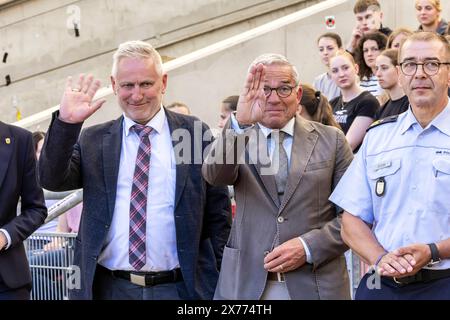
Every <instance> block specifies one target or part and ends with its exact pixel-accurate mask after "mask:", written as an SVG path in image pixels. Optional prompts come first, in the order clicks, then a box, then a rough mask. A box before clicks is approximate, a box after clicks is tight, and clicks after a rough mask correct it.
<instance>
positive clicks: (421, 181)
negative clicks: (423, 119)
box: [330, 103, 450, 269]
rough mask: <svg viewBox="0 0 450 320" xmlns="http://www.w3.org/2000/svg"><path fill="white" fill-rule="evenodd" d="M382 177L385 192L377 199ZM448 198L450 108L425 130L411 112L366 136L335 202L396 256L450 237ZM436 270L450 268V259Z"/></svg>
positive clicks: (436, 266) (334, 196) (449, 204)
mask: <svg viewBox="0 0 450 320" xmlns="http://www.w3.org/2000/svg"><path fill="white" fill-rule="evenodd" d="M381 178H384V180H385V189H384V195H380V196H378V195H377V194H376V192H375V188H376V185H377V181H379V180H380V179H381ZM379 187H380V188H379V193H380V192H381V191H382V188H381V184H380V183H379ZM449 198H450V103H449V104H447V106H446V108H445V109H444V110H443V111H442V112H441V113H440V114H439V115H438V116H437V117H435V118H434V119H433V121H432V122H431V123H430V124H429V125H428V126H427V127H426V128H422V127H421V126H420V124H419V123H418V122H417V120H416V118H415V116H414V114H413V113H412V111H411V108H410V109H409V110H408V111H407V112H405V113H403V114H401V115H399V116H398V119H397V121H396V122H392V123H386V124H382V125H380V126H378V127H375V128H372V129H371V130H370V131H369V132H367V134H366V136H365V139H364V142H363V144H362V146H361V149H360V150H359V152H358V154H357V155H356V157H355V159H354V160H353V162H352V164H351V165H350V167H349V168H348V170H347V172H346V173H345V175H344V176H343V177H342V179H341V180H340V182H339V184H338V186H337V187H336V189H335V190H334V192H333V193H332V195H331V197H330V200H331V201H332V202H334V203H335V204H337V205H338V206H340V207H341V208H343V209H344V210H345V211H347V212H349V213H351V214H352V215H354V216H357V217H359V218H361V219H362V220H364V221H366V222H368V223H370V224H373V232H374V234H375V236H376V238H377V240H378V241H379V243H380V244H381V245H382V246H383V247H384V248H385V249H386V250H388V251H392V250H395V249H397V248H399V247H402V246H407V245H410V244H413V243H432V242H439V241H441V240H444V239H447V238H449V237H450V200H449ZM434 268H437V269H447V268H450V259H446V260H443V261H442V262H441V263H439V264H437V265H435V266H434Z"/></svg>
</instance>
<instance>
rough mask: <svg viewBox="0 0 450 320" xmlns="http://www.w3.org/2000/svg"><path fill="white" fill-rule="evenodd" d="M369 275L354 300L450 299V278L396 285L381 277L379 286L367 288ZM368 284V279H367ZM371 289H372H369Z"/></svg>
mask: <svg viewBox="0 0 450 320" xmlns="http://www.w3.org/2000/svg"><path fill="white" fill-rule="evenodd" d="M370 276H371V274H370V273H366V274H365V275H364V277H363V278H362V279H361V282H360V283H359V286H358V289H357V290H356V294H355V300H444V299H445V300H448V299H450V278H443V279H439V280H434V281H430V282H416V283H411V284H407V285H397V284H395V282H393V281H392V280H389V279H386V278H385V277H381V281H380V286H379V287H378V288H376V287H375V288H374V287H373V286H368V285H367V283H368V278H369V277H370ZM369 282H370V279H369ZM369 287H371V288H372V289H369Z"/></svg>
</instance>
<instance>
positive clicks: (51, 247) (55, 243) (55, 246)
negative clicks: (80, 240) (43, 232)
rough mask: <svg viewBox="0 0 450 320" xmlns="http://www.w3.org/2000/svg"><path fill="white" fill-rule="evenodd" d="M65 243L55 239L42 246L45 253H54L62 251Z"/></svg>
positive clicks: (62, 240)
mask: <svg viewBox="0 0 450 320" xmlns="http://www.w3.org/2000/svg"><path fill="white" fill-rule="evenodd" d="M66 243H67V241H66V240H64V239H61V238H55V239H54V240H52V241H51V242H49V243H47V244H45V245H44V247H43V249H44V251H45V252H47V251H56V250H60V249H63V248H64V247H65V246H66Z"/></svg>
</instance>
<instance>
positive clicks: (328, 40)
mask: <svg viewBox="0 0 450 320" xmlns="http://www.w3.org/2000/svg"><path fill="white" fill-rule="evenodd" d="M317 46H318V48H319V55H320V58H321V60H322V62H323V64H324V65H325V66H326V67H327V72H325V73H322V74H321V75H319V76H317V77H316V78H315V79H314V88H316V89H317V90H319V91H320V92H322V94H323V95H324V96H325V97H327V99H328V100H331V99H334V98H336V97H339V95H340V94H341V90H340V89H339V87H338V86H337V85H336V83H334V81H333V79H331V74H330V58H331V57H333V56H334V55H335V54H336V52H337V51H338V50H339V49H342V39H341V37H340V36H339V35H338V34H336V33H333V32H328V33H324V34H322V35H321V36H320V37H319V39H318V40H317Z"/></svg>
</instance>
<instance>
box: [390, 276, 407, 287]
mask: <svg viewBox="0 0 450 320" xmlns="http://www.w3.org/2000/svg"><path fill="white" fill-rule="evenodd" d="M392 279H394V282H395V283H397V284H401V285H404V284H405V283H404V282H400V281H398V280H397V278H396V277H393V278H392Z"/></svg>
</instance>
